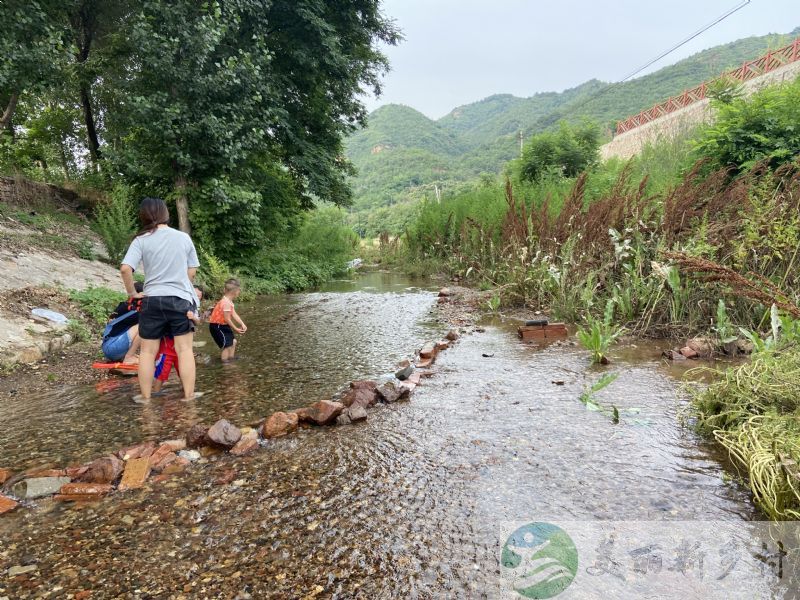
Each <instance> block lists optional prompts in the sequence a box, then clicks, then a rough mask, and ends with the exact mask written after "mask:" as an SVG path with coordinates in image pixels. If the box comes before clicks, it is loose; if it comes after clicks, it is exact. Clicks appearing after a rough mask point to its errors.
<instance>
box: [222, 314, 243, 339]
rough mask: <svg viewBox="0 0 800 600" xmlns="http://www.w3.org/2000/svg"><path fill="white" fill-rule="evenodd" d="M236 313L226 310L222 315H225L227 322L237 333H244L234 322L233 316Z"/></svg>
mask: <svg viewBox="0 0 800 600" xmlns="http://www.w3.org/2000/svg"><path fill="white" fill-rule="evenodd" d="M235 312H236V311H234V310H226V311H223V312H222V314H223V315H225V322H226V323H227V324H228V325H229V326H230V328H231V329H233V330H234V331H235V332H236V333H244V331H242V330H241V328H239V327H237V326H236V323H234V322H233V315H234V314H235Z"/></svg>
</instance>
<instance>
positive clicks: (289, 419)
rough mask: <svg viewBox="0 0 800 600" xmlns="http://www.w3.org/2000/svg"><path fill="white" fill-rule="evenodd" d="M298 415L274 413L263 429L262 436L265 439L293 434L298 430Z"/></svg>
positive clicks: (265, 422)
mask: <svg viewBox="0 0 800 600" xmlns="http://www.w3.org/2000/svg"><path fill="white" fill-rule="evenodd" d="M299 420H300V419H299V417H298V415H297V413H293V412H289V413H286V412H280V411H279V412H276V413H272V414H271V415H270V416H269V418H267V420H266V421H264V425H262V427H261V435H263V436H264V437H265V438H268V439H269V438H277V437H282V436H284V435H288V434H290V433H292V432H293V431H294V430H295V429H297V423H298V421H299Z"/></svg>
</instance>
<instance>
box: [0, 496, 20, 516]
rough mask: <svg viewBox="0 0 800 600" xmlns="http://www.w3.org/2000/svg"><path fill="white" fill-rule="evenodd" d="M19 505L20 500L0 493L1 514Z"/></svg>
mask: <svg viewBox="0 0 800 600" xmlns="http://www.w3.org/2000/svg"><path fill="white" fill-rule="evenodd" d="M17 506H19V502H17V501H16V500H12V499H11V498H9V497H8V496H3V495H0V515H2V514H3V513H7V512H9V511H12V510H14V509H15V508H17Z"/></svg>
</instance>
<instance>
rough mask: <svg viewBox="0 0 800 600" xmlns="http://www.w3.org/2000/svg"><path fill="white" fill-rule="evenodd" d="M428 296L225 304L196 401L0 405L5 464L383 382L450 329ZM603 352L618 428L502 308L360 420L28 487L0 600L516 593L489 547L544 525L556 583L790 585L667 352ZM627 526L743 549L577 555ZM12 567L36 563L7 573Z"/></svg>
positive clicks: (328, 292) (586, 374) (592, 591)
mask: <svg viewBox="0 0 800 600" xmlns="http://www.w3.org/2000/svg"><path fill="white" fill-rule="evenodd" d="M435 299H436V298H435V293H433V292H432V291H431V290H430V289H425V288H424V287H422V288H420V287H418V286H417V285H415V284H413V283H412V282H410V281H407V280H404V279H403V278H400V277H398V276H394V275H389V274H380V273H372V274H368V275H365V276H363V277H361V278H359V279H358V280H356V281H347V282H337V283H335V284H332V285H330V286H328V287H327V288H326V289H324V290H322V291H319V292H314V293H307V294H298V295H292V296H282V297H276V298H266V299H261V300H259V301H257V302H255V303H252V304H249V305H247V306H242V311H241V312H242V316H243V318H244V319H245V321H246V322H247V324H248V327H249V331H248V333H247V334H246V335H245V336H244V337H243V338H242V343H241V352H240V357H241V359H240V360H239V361H237V362H236V363H234V364H231V365H225V366H223V365H221V364H219V361H218V357H217V355H216V353H215V352H214V351H213V350H215V348H213V347H211V342H209V343H208V344H207V345H206V346H205V347H204V348H202V349H200V351H201V352H203V353H206V354H208V355H210V357H211V358H210V360H209V363H208V365H206V366H201V368H200V379H199V381H200V383H199V388H200V389H203V390H206V391H208V394H207V395H206V396H204V397H203V398H202V399H201V400H199V401H198V402H196V403H195V404H192V405H187V404H185V403H183V402H180V401H179V400H177V399H172V398H167V399H157V400H155V401H153V402H152V403H151V404H150V405H149V406H141V405H138V404H135V403H133V402H132V401H131V399H130V398H131V395H132V383H125V384H123V385H122V387H119V388H117V389H112V390H110V391H103V390H102V389H101V391H97V390H95V389H86V388H79V387H76V388H73V389H61V390H57V391H54V392H53V393H52V394H51V395H49V396H48V397H37V398H19V402H18V404H16V405H13V406H12V405H6V406H2V407H0V419H2V420H3V422H4V431H5V432H6V433H9V434H10V436H11V438H10V443H9V439H4V440H3V443H2V446H1V447H0V464H2V465H4V466H10V467H13V468H23V467H30V466H35V465H42V466H49V465H52V464H59V465H63V464H70V463H73V462H77V461H80V460H84V459H88V458H93V457H96V456H99V455H102V454H103V453H105V452H108V451H111V450H115V449H118V448H120V447H123V446H124V445H125V444H126V443H128V442H136V441H139V440H141V439H145V438H154V439H156V438H157V439H164V438H166V437H170V436H171V435H174V434H176V433H178V432H181V431H183V430H185V428H186V427H187V426H188V425H190V424H192V423H194V422H197V421H200V420H203V421H205V422H206V423H210V422H211V421H213V420H214V419H215V418H217V417H221V416H225V417H226V418H228V419H229V420H231V421H232V422H235V423H239V424H243V423H248V422H252V421H255V420H257V419H259V418H261V417H263V416H265V415H266V414H268V413H269V412H272V411H274V410H279V409H287V408H295V407H298V406H301V405H304V404H308V403H309V402H312V401H315V400H318V399H321V398H326V397H330V396H331V395H332V394H333V393H335V392H336V391H338V390H339V389H341V388H342V387H343V386H345V385H346V384H347V382H349V381H350V380H352V379H357V378H364V377H369V378H380V377H384V376H388V375H389V374H390V373H391V372H392V371H393V369H394V366H395V365H396V364H397V362H398V361H399V360H400V359H401V358H402V357H404V356H407V355H408V354H409V353H412V352H413V351H414V349H416V348H418V347H419V346H420V345H421V344H422V342H423V341H425V340H426V339H433V338H435V337H436V336H438V335H441V333H442V332H443V331H444V329H445V326H444V325H443V324H440V323H437V322H436V321H435V319H434V318H433V317H432V316H431V314H432V313H431V308H432V307H433V305H434V304H435ZM200 339H201V340H207V337H206V336H205V335H201V336H200ZM612 358H615V359H616V360H615V362H614V365H613V367H612V368H613V370H614V371H615V372H616V373H618V375H619V376H618V379H617V380H616V381H615V382H614V383H612V384H611V385H610V386H608V387H607V388H606V389H604V390H602V391H601V392H599V393H598V394H597V398H596V399H597V402H598V403H599V404H600V405H602V406H611V405H612V404H613V405H614V406H616V407H617V408H618V410H619V412H620V422H619V423H616V424H615V423H614V422H613V420H612V419H611V418H610V417H609V415H607V414H605V413H604V412H601V411H592V410H588V409H587V408H586V406H585V405H584V404H583V403H581V402H580V401H579V396H580V394H581V392H582V391H583V390H584V389H585V388H586V386H587V385H589V384H590V383H593V382H594V381H596V380H597V378H599V376H600V371H596V370H594V369H591V368H588V369H587V363H588V358H587V354H586V353H585V352H583V351H581V350H579V349H577V348H574V347H570V346H568V345H564V346H557V347H554V346H551V347H549V348H544V349H541V348H536V347H533V346H528V345H524V344H522V343H520V342H519V341H518V340H517V338H516V336H515V335H514V332H513V327H512V326H511V325H503V324H495V325H492V324H487V325H486V328H485V331H483V332H476V333H471V334H468V335H466V336H464V337H463V338H462V339H461V340H460V341H459V342H458V343H457V344H456V345H455V346H454V347H453V348H451V349H450V350H447V351H446V352H444V353H443V354H442V355H441V356H440V357H439V359H438V360H437V363H436V366H435V370H436V373H437V374H436V376H435V377H432V378H430V379H426V380H424V385H422V386H421V387H419V388H418V389H417V390H416V392H415V393H414V395H413V398H412V400H411V401H410V402H402V403H397V404H392V405H386V406H379V407H377V408H376V409H375V410H374V411H371V412H370V416H369V419H368V420H367V422H365V423H363V424H358V425H353V426H347V427H330V428H318V429H307V430H302V431H300V432H298V433H297V434H296V435H293V436H291V437H289V438H285V439H280V440H277V441H273V442H270V443H269V444H268V446H267V447H266V448H264V449H262V450H261V451H259V452H257V453H255V454H254V455H252V456H249V457H246V458H244V459H236V460H234V459H232V458H231V457H228V456H211V457H209V458H208V459H204V461H203V463H202V464H200V465H196V466H195V467H193V468H192V469H191V470H190V471H189V472H188V473H186V474H184V475H180V476H177V477H175V478H173V479H171V480H169V481H167V482H165V483H162V484H152V485H150V486H149V487H147V488H145V489H144V490H141V491H135V492H129V493H125V494H124V495H123V494H117V495H116V496H115V497H112V498H109V499H107V500H105V501H102V502H100V503H98V504H95V505H89V506H83V507H74V506H66V505H59V504H55V503H52V502H41V503H40V504H39V505H38V506H37V507H35V508H33V509H31V510H22V511H16V512H15V513H11V514H10V515H7V516H5V517H2V518H0V539H2V544H3V545H2V547H0V597H2V596H3V594H4V593H5V594H6V595H8V596H9V597H10V598H27V597H38V596H39V595H45V592H46V591H47V590H51V592H50V594H51V595H52V597H59V594H62V593H65V592H71V593H74V592H76V591H80V590H94V595H92V598H106V597H118V596H120V597H137V598H172V597H174V598H179V597H185V598H195V597H199V598H237V597H238V598H249V597H252V598H265V597H268V598H300V597H320V598H331V597H332V598H354V597H357V598H365V599H366V598H369V599H373V598H498V597H509V598H512V597H520V596H516V595H515V593H514V592H513V591H512V585H511V584H509V581H508V580H507V577H506V574H505V573H504V569H503V567H502V566H501V563H500V555H501V554H500V553H501V550H502V548H503V544H504V543H505V541H506V537H507V536H508V534H509V533H510V532H511V531H513V529H514V528H515V527H516V526H518V525H519V524H521V523H527V522H531V521H536V522H550V523H556V524H559V523H560V524H561V525H562V526H563V527H564V528H565V529H566V530H568V531H569V532H570V533H571V534H573V537H574V538H575V541H576V544H578V546H579V548H580V552H581V556H580V560H579V566H578V574H577V576H576V579H575V582H574V583H573V585H572V586H571V587H570V588H569V589H568V592H567V593H565V594H564V597H579V598H582V597H590V598H594V597H603V598H627V597H638V596H640V595H641V596H643V597H651V598H661V597H680V598H694V597H703V598H709V597H720V598H731V597H741V598H754V597H763V598H768V597H784V596H785V597H791V596H790V594H791V593H793V592H792V588H791V587H789V586H788V584H787V583H786V580H785V579H783V580H781V579H779V578H778V577H777V576H775V575H774V574H773V573H772V572H771V571H770V570H769V569H768V568H765V565H768V561H767V559H763V560H762V559H761V558H759V557H758V556H757V552H755V551H751V550H753V548H755V549H756V550H757V549H758V547H760V543H761V542H760V538H759V537H758V532H754V531H753V530H752V526H751V524H750V523H749V522H750V521H754V520H758V519H760V518H762V517H760V515H759V514H758V513H757V512H756V511H755V510H754V508H753V505H752V503H751V501H750V497H749V494H748V492H747V490H746V488H744V487H743V486H742V485H741V484H739V483H737V482H735V481H732V480H730V479H729V478H727V477H726V476H725V475H724V471H723V467H722V465H723V462H722V461H723V460H724V457H723V456H721V455H720V454H719V453H718V452H716V451H715V449H714V448H713V447H712V446H710V445H708V444H706V443H704V442H703V441H702V440H701V439H700V438H698V437H697V436H696V435H695V434H693V433H692V432H691V431H690V430H688V429H686V428H683V427H681V425H680V423H679V419H678V412H679V410H680V408H681V406H682V404H683V400H682V395H681V392H680V383H679V381H678V380H677V378H676V376H677V375H679V374H680V369H678V368H676V367H674V366H669V365H666V364H664V363H663V362H662V361H661V360H660V358H659V349H658V348H657V347H655V346H651V345H647V344H640V345H637V346H635V347H631V346H628V347H623V348H620V349H618V351H617V352H616V355H612ZM223 482H224V483H223ZM622 522H624V523H627V524H628V525H629V526H630V527H632V528H633V529H635V530H636V536H638V537H639V538H640V540H639V541H641V542H642V544H644V543H645V542H647V539H646V538H647V536H654V539H655V538H656V537H659V536H663V535H664V534H663V532H659V531H655V529H653V528H656V529H657V528H658V526H659V525H663V524H664V523H668V524H674V526H673V525H669V527H668V529H670V530H671V532H668V534H671V535H677V534H680V535H683V536H684V541H686V540H685V538H686V536H689V537H691V535H694V536H696V537H698V536H702V535H704V534H703V532H704V531H705V532H706V534H705V535H709V534H708V532H709V531H710V532H711V534H710V535H711V536H712V538H713V539H719V540H723V539H725V540H727V539H728V538H730V539H732V540H734V541H736V542H737V543H738V544H739V546H740V547H741V548H743V549H744V550H743V555H742V560H741V562H740V563H738V564H737V568H736V569H732V570H731V571H730V572H728V573H726V574H725V576H724V577H723V578H722V579H719V576H720V572H718V571H719V568H721V567H718V566H717V564H718V563H719V560H717V562H716V563H715V562H714V560H716V559H717V558H718V557H717V556H716V553H717V549H716V548H713V552H714V553H715V555H714V556H713V557H712V556H711V555H710V553H711V551H712V549H711V548H708V549H706V551H707V552H709V555H708V556H707V557H706V562H705V572H704V573H703V572H702V568H703V562H702V561H700V563H699V564H700V567H701V573H700V575H698V574H697V573H696V572H695V573H694V574H693V575H692V574H687V573H686V572H685V571H684V570H680V569H679V570H678V571H674V570H670V569H671V567H669V568H668V566H667V565H668V559H669V557H667V556H665V557H664V562H663V573H661V574H660V575H659V577H655V578H648V577H645V576H642V574H641V572H638V575H637V571H636V569H632V568H631V567H630V566H626V565H627V563H626V562H625V561H624V560H622V559H619V560H618V561H610V562H608V563H607V564H606V563H602V561H601V562H600V563H599V562H598V558H597V555H594V554H593V555H589V554H587V553H586V552H584V550H583V546H581V544H584V543H588V541H587V540H590V539H591V536H592V535H594V533H591V534H590V533H586V532H590V530H591V531H593V532H595V533H596V530H597V527H598V526H600V525H602V524H614V523H622ZM598 524H600V525H598ZM637 524H644V525H637ZM584 534H585V535H584ZM620 535H621V534H620ZM659 539H661V538H659ZM690 541H691V543H694V541H692V540H690ZM700 542H702V540H701V539H699V537H698V543H700ZM705 543H711V542H705ZM720 543H721V542H720ZM651 546H655V544H651V545H650V546H647V547H651ZM598 548H599V546H598ZM748 549H749V550H748ZM665 552H666V550H665ZM601 557H602V553H601ZM623 558H624V557H623ZM648 564H651V566H652V564H654V563H648ZM659 564H661V563H659ZM670 564H671V563H670ZM12 565H36V570H35V571H33V572H32V573H30V574H28V575H25V576H23V577H18V578H16V579H12V578H9V577H6V576H5V575H4V573H5V571H6V569H7V568H8V567H10V566H12ZM598 565H600V566H598ZM603 565H605V567H604V566H603ZM615 565H616V566H615ZM640 566H641V563H640ZM592 569H594V571H592ZM598 569H600V570H599V571H598ZM668 572H669V573H670V577H669V578H666V579H665V577H664V574H665V573H668ZM653 573H654V571H653V569H651V574H653ZM601 575H603V576H604V577H603V578H600V576H601ZM53 590H55V591H53ZM631 590H635V594H632V593H631ZM732 590H733V591H732Z"/></svg>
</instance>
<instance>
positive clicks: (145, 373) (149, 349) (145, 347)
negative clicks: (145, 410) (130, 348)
mask: <svg viewBox="0 0 800 600" xmlns="http://www.w3.org/2000/svg"><path fill="white" fill-rule="evenodd" d="M137 337H138V336H137ZM140 339H141V338H140ZM176 339H177V338H176ZM160 341H161V340H142V341H141V348H140V350H139V390H140V391H141V393H142V398H143V399H145V400H149V399H150V393H151V391H152V389H153V375H154V374H155V372H156V354H158V345H159V343H160ZM176 345H177V344H176Z"/></svg>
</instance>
